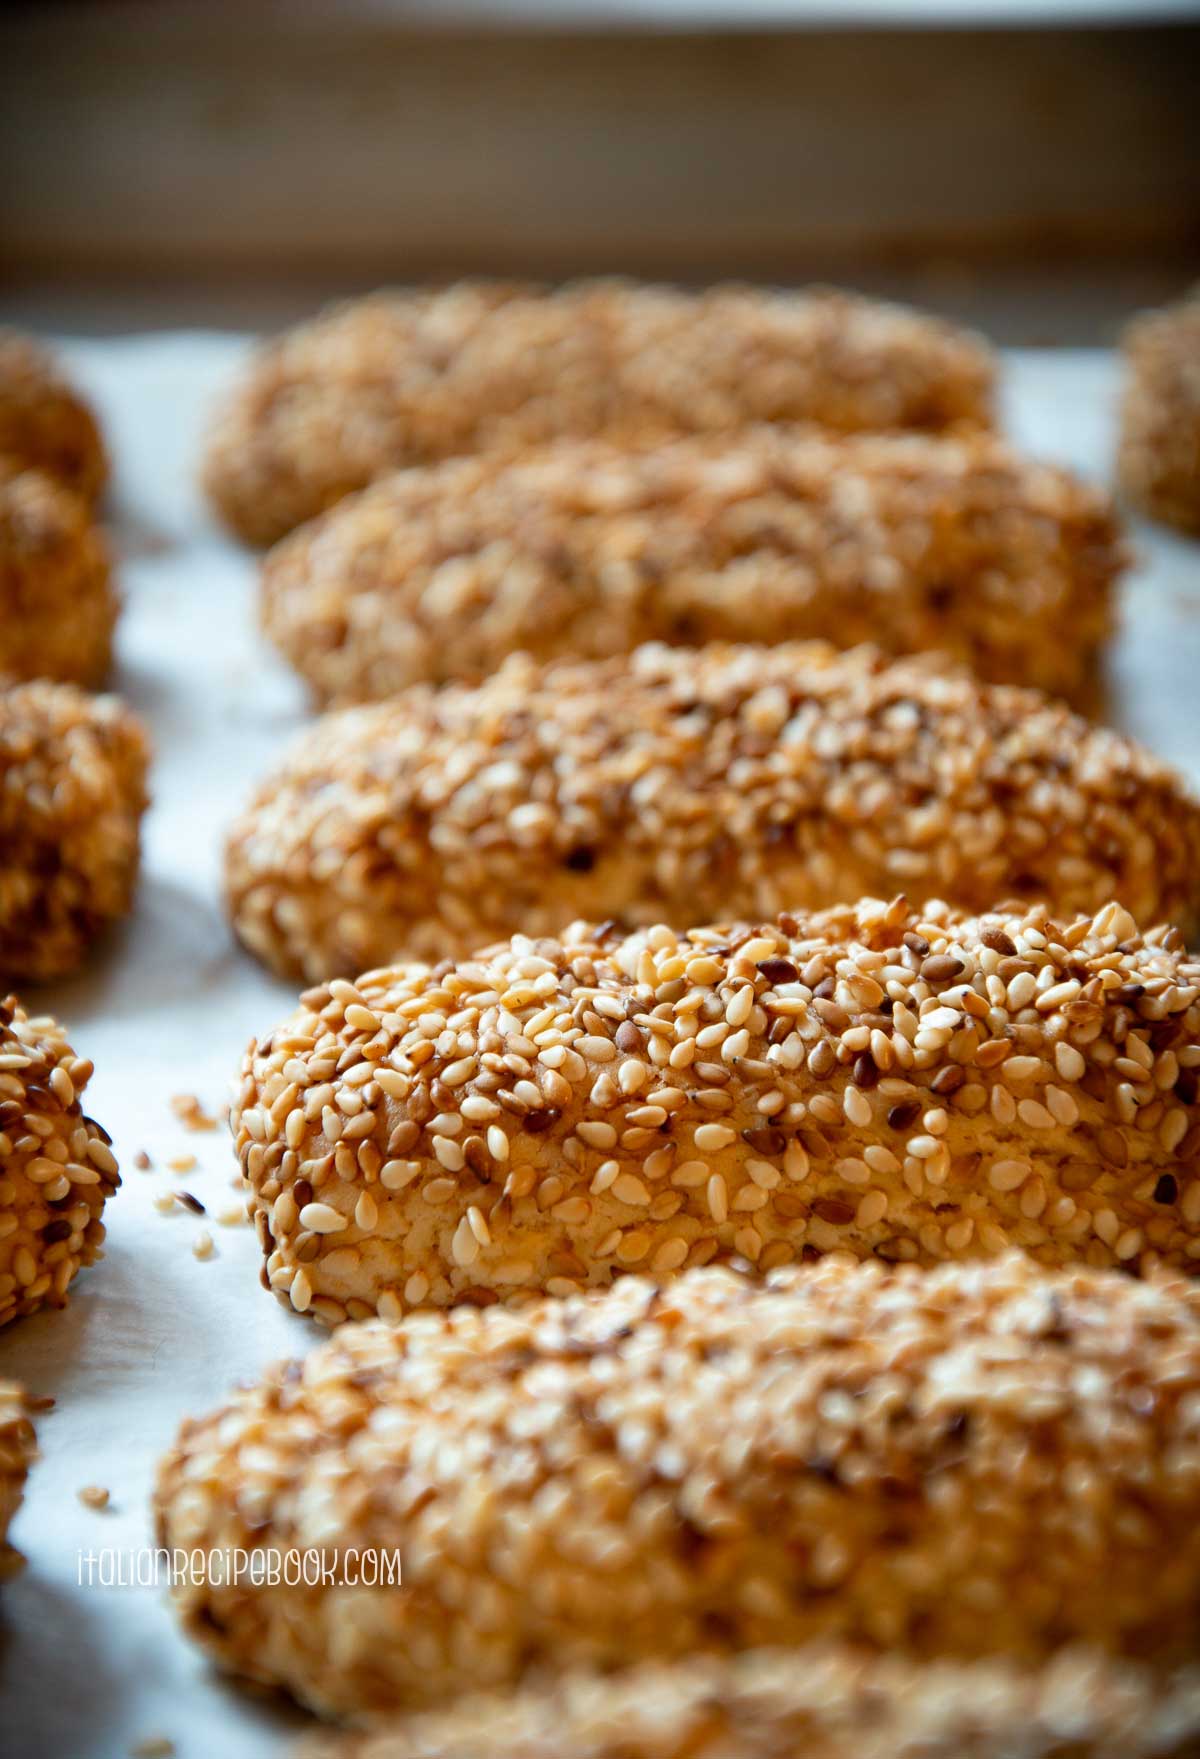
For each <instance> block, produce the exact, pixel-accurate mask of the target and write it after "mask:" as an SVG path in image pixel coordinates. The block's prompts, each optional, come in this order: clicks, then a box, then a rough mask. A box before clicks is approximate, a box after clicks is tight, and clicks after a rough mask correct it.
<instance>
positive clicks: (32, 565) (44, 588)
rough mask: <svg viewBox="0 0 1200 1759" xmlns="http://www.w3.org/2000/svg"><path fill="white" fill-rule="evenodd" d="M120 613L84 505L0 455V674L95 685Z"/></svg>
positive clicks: (104, 554)
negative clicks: (12, 464)
mask: <svg viewBox="0 0 1200 1759" xmlns="http://www.w3.org/2000/svg"><path fill="white" fill-rule="evenodd" d="M119 608H120V600H119V598H118V596H117V593H116V591H115V588H114V586H113V582H112V575H111V568H110V564H109V556H108V546H107V545H106V543H105V541H104V537H103V534H102V533H101V532H100V530H99V529H98V527H96V526H95V525H93V524H92V520H91V516H90V514H89V512H88V509H87V507H86V505H85V504H84V502H83V501H81V500H80V498H79V497H78V495H76V494H74V493H73V492H72V491H71V490H70V489H66V488H63V487H62V485H61V484H60V483H58V482H56V481H55V480H54V478H53V477H50V476H46V475H44V474H43V473H42V472H41V471H37V470H18V469H12V468H10V467H9V466H8V465H7V463H6V461H5V460H4V459H3V457H0V677H7V678H9V679H14V680H27V679H30V678H52V679H55V680H57V681H58V682H60V683H64V684H79V685H82V686H84V687H85V688H88V689H95V688H97V687H98V686H99V685H101V684H102V683H103V682H104V679H105V677H106V676H107V674H108V670H109V667H110V665H111V664H112V637H113V629H114V627H115V625H116V621H117V612H118V610H119Z"/></svg>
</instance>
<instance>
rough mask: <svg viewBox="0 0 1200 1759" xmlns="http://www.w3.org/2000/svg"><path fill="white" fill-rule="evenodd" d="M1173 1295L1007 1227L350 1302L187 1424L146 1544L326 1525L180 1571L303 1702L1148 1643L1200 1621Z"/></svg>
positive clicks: (350, 1711)
mask: <svg viewBox="0 0 1200 1759" xmlns="http://www.w3.org/2000/svg"><path fill="white" fill-rule="evenodd" d="M1198 1302H1200V1293H1197V1292H1196V1289H1195V1285H1193V1284H1192V1283H1191V1282H1190V1281H1189V1280H1188V1279H1179V1280H1177V1281H1175V1282H1169V1283H1168V1282H1161V1283H1154V1282H1138V1281H1136V1280H1135V1279H1133V1278H1131V1277H1122V1276H1116V1275H1114V1274H1113V1273H1111V1272H1106V1271H1090V1270H1083V1269H1078V1270H1075V1271H1073V1272H1070V1273H1053V1272H1048V1271H1045V1270H1043V1269H1042V1268H1041V1267H1040V1266H1038V1265H1035V1264H1034V1263H1033V1262H1032V1261H1031V1260H1029V1259H1027V1258H1024V1257H1023V1256H1022V1255H1021V1254H1019V1253H1013V1254H1011V1255H1009V1256H1007V1257H1005V1258H1003V1259H1001V1260H1000V1261H998V1262H996V1263H993V1264H987V1265H984V1264H973V1265H964V1264H955V1265H945V1266H942V1267H940V1268H938V1269H936V1270H932V1271H924V1270H920V1269H917V1268H916V1267H914V1266H902V1267H893V1268H891V1269H888V1268H885V1267H884V1266H882V1265H878V1264H872V1265H857V1264H849V1263H847V1262H846V1261H844V1260H837V1259H825V1260H823V1261H822V1262H821V1263H819V1264H816V1265H812V1266H809V1267H807V1268H805V1269H802V1270H801V1269H796V1268H793V1269H791V1270H784V1271H778V1272H776V1273H775V1275H774V1277H773V1279H772V1280H771V1281H770V1282H769V1283H767V1284H766V1285H764V1284H755V1283H751V1282H747V1281H745V1280H744V1279H742V1278H739V1277H736V1276H734V1275H732V1274H731V1273H730V1272H728V1271H723V1270H711V1269H710V1270H700V1271H693V1272H691V1273H689V1274H688V1275H687V1276H686V1277H682V1278H680V1279H679V1280H678V1281H677V1282H676V1283H674V1284H673V1285H671V1287H670V1288H668V1289H660V1288H658V1287H656V1286H654V1285H653V1284H651V1283H649V1282H647V1281H645V1280H643V1279H641V1278H636V1277H627V1278H625V1279H623V1280H622V1281H621V1282H620V1283H619V1284H618V1285H617V1286H616V1287H615V1288H614V1289H610V1290H607V1291H605V1292H604V1293H602V1294H593V1295H585V1296H572V1297H569V1298H567V1299H566V1300H554V1299H548V1300H545V1301H541V1302H538V1303H536V1304H534V1305H533V1306H531V1307H529V1308H527V1309H525V1310H524V1311H523V1312H519V1313H514V1312H510V1311H508V1310H507V1309H504V1308H492V1309H490V1310H488V1311H486V1312H478V1311H476V1310H475V1309H473V1308H471V1307H469V1306H460V1307H456V1308H454V1309H453V1310H452V1311H450V1312H449V1313H447V1314H432V1313H431V1314H417V1315H414V1316H413V1317H412V1318H411V1319H409V1320H407V1321H405V1322H404V1323H403V1324H401V1325H400V1326H391V1325H388V1324H385V1323H383V1322H381V1321H379V1320H373V1321H369V1322H368V1323H366V1324H363V1325H346V1326H343V1327H341V1328H340V1330H338V1331H337V1332H335V1333H334V1334H333V1336H332V1337H331V1338H330V1339H329V1340H328V1341H327V1342H326V1343H325V1344H323V1345H322V1346H321V1347H320V1348H319V1349H317V1350H314V1351H312V1352H311V1353H310V1354H309V1355H308V1356H307V1357H306V1358H305V1359H304V1360H303V1361H299V1362H292V1363H289V1364H284V1365H281V1366H280V1367H278V1368H277V1369H275V1370H273V1371H270V1372H269V1373H268V1374H267V1376H266V1377H265V1379H264V1380H263V1381H261V1382H260V1383H259V1384H257V1385H253V1386H250V1387H245V1388H242V1389H241V1390H240V1391H237V1392H235V1393H234V1394H233V1395H232V1397H231V1399H230V1401H229V1402H228V1403H227V1404H226V1405H224V1406H223V1407H221V1408H220V1409H218V1410H217V1411H215V1412H213V1413H212V1414H211V1415H209V1416H206V1417H202V1418H199V1419H198V1420H194V1421H191V1422H188V1423H186V1424H185V1425H184V1427H183V1429H182V1431H181V1433H180V1436H179V1438H178V1441H177V1443H176V1446H175V1448H174V1450H173V1451H172V1452H171V1453H169V1454H168V1456H167V1457H166V1459H165V1460H164V1461H163V1463H162V1465H161V1466H160V1468H159V1474H158V1482H157V1494H156V1518H157V1535H158V1543H159V1544H160V1545H164V1546H167V1547H168V1548H182V1549H186V1550H191V1549H193V1548H197V1549H199V1550H201V1551H203V1552H205V1553H208V1554H211V1553H212V1552H214V1551H217V1552H221V1553H230V1552H232V1551H234V1550H235V1549H237V1548H245V1547H263V1548H273V1549H278V1550H279V1551H281V1552H291V1551H296V1552H300V1553H304V1552H308V1551H310V1550H311V1551H314V1552H316V1553H317V1554H318V1556H317V1560H316V1561H317V1562H318V1563H320V1564H324V1565H327V1566H328V1570H327V1571H325V1570H323V1569H314V1568H311V1567H310V1568H309V1570H308V1572H307V1575H308V1580H309V1581H311V1582H312V1585H311V1586H310V1585H308V1581H305V1580H301V1581H300V1582H299V1583H298V1584H297V1585H294V1586H293V1585H289V1583H288V1582H287V1581H285V1580H283V1579H281V1580H279V1581H277V1582H272V1581H268V1580H264V1579H258V1580H255V1579H254V1578H253V1577H250V1576H247V1575H245V1574H243V1576H242V1577H241V1579H239V1580H236V1581H227V1580H225V1579H224V1578H223V1577H222V1575H221V1572H220V1571H218V1570H213V1571H210V1572H207V1574H206V1575H205V1576H204V1577H201V1576H200V1574H199V1573H198V1572H197V1573H196V1574H195V1575H192V1574H188V1573H186V1572H185V1573H184V1574H183V1575H182V1578H181V1579H178V1580H177V1581H176V1582H175V1584H174V1586H173V1597H174V1601H175V1605H176V1609H177V1611H178V1612H179V1614H180V1616H181V1617H182V1620H183V1623H184V1625H185V1627H186V1629H187V1631H188V1633H189V1634H190V1635H191V1636H192V1637H194V1638H195V1639H196V1641H197V1642H198V1643H200V1644H201V1645H202V1646H203V1647H204V1648H205V1649H206V1650H207V1651H208V1652H209V1653H210V1654H211V1655H213V1656H214V1657H215V1658H216V1659H217V1660H218V1661H219V1662H220V1663H221V1664H222V1665H223V1666H224V1667H226V1668H227V1669H229V1670H231V1671H233V1672H236V1673H239V1674H242V1675H243V1676H244V1677H246V1678H248V1679H251V1680H255V1681H258V1682H261V1683H265V1684H273V1685H278V1686H282V1687H284V1688H285V1689H286V1690H287V1691H289V1692H291V1693H292V1694H293V1695H294V1696H296V1697H297V1698H298V1699H300V1700H301V1701H302V1702H303V1703H304V1704H306V1705H308V1706H309V1707H310V1708H312V1709H315V1710H318V1711H320V1712H322V1713H324V1714H333V1715H348V1716H362V1717H365V1716H376V1715H380V1714H385V1713H388V1712H393V1711H397V1710H403V1709H408V1708H412V1709H420V1708H423V1707H430V1708H432V1707H435V1706H438V1705H443V1706H444V1705H448V1704H450V1703H452V1702H454V1701H455V1700H456V1699H457V1698H459V1697H461V1696H462V1695H463V1694H464V1693H466V1692H468V1691H472V1690H475V1691H478V1690H489V1689H493V1688H499V1687H505V1686H509V1685H512V1684H516V1683H517V1682H519V1681H520V1680H521V1679H522V1678H523V1677H525V1676H526V1675H528V1674H529V1673H530V1672H531V1670H534V1669H536V1670H539V1671H543V1670H544V1671H548V1672H549V1671H553V1672H562V1671H565V1670H568V1669H574V1668H580V1669H598V1670H601V1671H607V1670H609V1669H613V1668H617V1667H620V1666H623V1665H630V1664H631V1663H634V1662H641V1661H647V1660H653V1659H658V1658H661V1659H674V1658H677V1657H682V1656H687V1655H691V1654H694V1653H696V1652H697V1651H705V1650H712V1651H714V1652H718V1653H726V1654H731V1653H737V1652H739V1651H742V1650H746V1649H753V1648H762V1647H769V1646H772V1645H778V1646H781V1647H788V1648H791V1647H794V1646H796V1645H798V1644H801V1643H804V1642H809V1641H815V1640H818V1639H829V1640H837V1641H846V1642H851V1643H856V1644H863V1645H866V1646H868V1647H870V1648H874V1649H880V1650H888V1651H890V1650H895V1651H898V1652H901V1653H909V1654H912V1655H915V1656H919V1657H936V1656H945V1657H952V1656H953V1657H959V1658H962V1659H972V1658H977V1657H984V1656H990V1655H1012V1656H1016V1657H1021V1658H1023V1659H1026V1660H1029V1661H1040V1660H1043V1659H1046V1658H1047V1657H1048V1656H1049V1655H1051V1654H1053V1653H1054V1652H1056V1651H1058V1650H1059V1649H1061V1648H1062V1647H1063V1646H1064V1645H1066V1644H1071V1643H1081V1644H1086V1645H1089V1646H1091V1647H1093V1648H1095V1649H1098V1650H1101V1651H1104V1652H1107V1653H1113V1654H1116V1655H1123V1656H1130V1657H1137V1658H1146V1659H1150V1660H1152V1661H1153V1663H1154V1665H1155V1667H1156V1668H1157V1669H1159V1670H1165V1669H1169V1668H1172V1667H1175V1666H1178V1665H1181V1664H1186V1663H1188V1662H1190V1661H1192V1660H1193V1659H1194V1657H1195V1654H1196V1646H1197V1642H1198V1640H1200V1442H1198V1437H1197V1410H1198V1408H1200V1312H1198V1308H1197V1303H1198ZM335 1554H336V1556H335ZM364 1555H366V1556H367V1557H368V1559H369V1562H368V1563H367V1564H366V1565H364V1566H363V1568H362V1569H361V1570H360V1568H359V1564H358V1561H357V1560H358V1559H361V1558H363V1557H364ZM385 1559H386V1560H387V1562H388V1565H389V1566H390V1565H391V1564H394V1563H396V1562H398V1564H399V1570H400V1575H401V1581H400V1584H399V1585H396V1584H395V1582H394V1579H393V1580H392V1581H390V1582H385V1583H384V1585H376V1583H375V1581H373V1580H371V1579H369V1578H368V1577H367V1571H368V1570H370V1571H371V1572H372V1575H374V1573H375V1572H378V1574H379V1576H380V1577H383V1576H384V1574H385V1570H384V1560H385ZM312 1561H313V1560H311V1559H310V1560H309V1563H310V1566H311V1564H312ZM291 1573H292V1574H293V1575H294V1574H295V1572H294V1570H293V1571H292V1572H291ZM280 1575H281V1577H282V1575H283V1572H282V1571H281V1572H280ZM318 1577H319V1578H321V1579H319V1580H318V1579H317V1578H318ZM210 1578H217V1579H210ZM1101 1584H1102V1589H1103V1591H1102V1592H1101V1591H1098V1589H1099V1587H1100V1585H1101Z"/></svg>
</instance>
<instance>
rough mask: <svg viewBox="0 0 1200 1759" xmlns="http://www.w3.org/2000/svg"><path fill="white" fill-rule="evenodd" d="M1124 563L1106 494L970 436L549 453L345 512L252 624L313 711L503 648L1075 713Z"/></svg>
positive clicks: (273, 564)
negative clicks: (961, 696) (892, 686)
mask: <svg viewBox="0 0 1200 1759" xmlns="http://www.w3.org/2000/svg"><path fill="white" fill-rule="evenodd" d="M1124 559H1125V554H1124V548H1123V545H1122V543H1121V540H1120V535H1119V531H1118V527H1117V525H1116V522H1115V520H1114V518H1113V514H1112V509H1111V507H1110V505H1109V503H1108V500H1107V497H1106V496H1105V495H1103V494H1101V493H1099V492H1097V491H1096V490H1093V489H1090V488H1088V487H1086V486H1085V485H1084V484H1083V483H1081V482H1080V481H1078V479H1076V478H1074V477H1072V476H1071V475H1070V473H1069V472H1067V471H1064V470H1060V469H1056V468H1055V467H1053V466H1050V465H1043V464H1035V463H1032V462H1030V461H1029V460H1027V459H1024V458H1022V457H1020V455H1019V454H1017V453H1015V452H1013V451H1012V449H1011V448H1010V447H1008V446H1006V445H1005V444H1004V443H1003V442H1002V441H1000V440H997V439H994V438H992V437H991V436H990V435H986V434H979V435H975V436H971V437H969V438H959V439H944V438H943V439H933V438H928V437H926V436H923V435H858V436H852V437H846V438H840V439H833V438H828V437H822V436H819V435H817V436H813V435H806V436H799V435H797V434H795V433H793V432H789V431H787V430H786V429H780V428H770V427H759V428H755V429H751V430H748V431H746V432H745V433H743V434H740V435H738V436H736V437H735V438H733V439H720V440H714V439H712V438H711V437H709V438H692V439H687V440H680V441H677V442H675V443H674V444H673V445H670V446H667V447H665V448H662V449H660V450H656V451H650V452H642V453H629V452H627V451H622V450H621V449H620V448H619V447H616V446H613V445H612V444H611V443H609V442H607V441H597V440H593V441H566V442H562V443H560V444H558V445H557V446H553V447H548V448H546V449H545V450H543V451H541V452H539V453H536V454H533V455H525V456H522V457H519V458H517V459H514V460H497V459H494V458H491V457H483V458H470V459H456V460H453V461H450V462H448V463H444V464H440V465H434V466H431V467H429V468H426V469H418V470H409V471H403V472H401V473H400V474H398V475H394V476H390V477H388V478H386V479H384V480H382V481H380V482H378V483H376V484H375V485H374V486H373V487H371V488H369V489H366V490H364V491H363V492H362V493H361V494H358V495H354V496H351V497H350V498H349V499H347V500H345V501H343V502H341V503H340V504H339V505H338V506H337V507H335V508H334V509H333V510H332V511H331V512H329V513H327V514H326V515H325V516H324V517H323V518H321V519H319V520H317V521H315V522H314V523H312V524H310V525H307V526H304V527H302V528H301V529H300V530H299V531H297V532H294V533H293V534H292V535H291V537H289V538H287V539H285V541H284V542H283V543H282V544H280V545H279V546H278V547H277V548H276V549H275V550H274V551H273V552H272V553H271V555H270V556H269V557H268V558H267V561H266V564H265V566H264V569H263V600H262V604H263V622H264V626H265V628H266V630H267V633H268V635H269V636H270V637H271V639H272V640H273V641H274V643H275V645H276V646H277V647H278V648H279V649H280V651H281V652H282V653H283V654H284V656H285V657H286V658H287V659H288V660H290V662H291V663H292V665H293V666H295V668H296V670H297V671H298V672H299V673H300V674H301V676H302V677H303V678H305V679H306V680H307V681H308V683H309V685H310V686H311V688H312V692H313V695H314V696H315V697H316V699H317V700H318V701H320V702H323V703H326V704H328V703H339V704H345V703H352V702H366V701H378V700H381V699H383V698H385V697H388V696H392V695H394V694H395V693H396V692H397V691H399V690H403V689H405V688H407V686H409V685H410V684H416V683H432V684H440V683H444V682H446V681H447V680H455V679H462V680H467V681H474V680H478V679H481V678H486V677H488V676H489V675H490V674H491V673H492V672H494V671H495V669H496V667H497V666H498V665H499V664H500V662H501V660H503V659H504V658H505V657H506V656H507V655H508V654H510V653H514V652H516V651H517V650H522V651H524V652H526V653H531V654H533V655H534V657H535V658H537V659H540V660H547V659H553V658H557V657H560V656H564V655H574V656H576V657H578V658H587V659H594V658H602V657H605V656H607V655H609V654H618V653H628V652H629V651H630V650H631V649H632V648H634V647H636V646H637V645H638V644H639V642H642V641H651V640H660V641H668V642H672V643H676V644H681V645H683V646H688V647H692V646H700V645H701V644H702V643H704V642H706V641H730V640H733V641H763V642H777V641H791V640H797V639H806V638H811V637H820V638H822V639H823V640H827V641H831V642H833V643H834V645H835V646H837V647H854V646H855V645H856V644H858V643H860V642H864V641H874V642H877V643H878V645H879V646H880V647H881V648H883V649H885V650H886V651H887V652H889V653H919V652H922V651H926V650H929V649H933V648H937V649H941V650H942V651H944V652H947V653H949V654H951V655H952V656H953V657H954V658H956V659H958V660H961V661H963V662H964V663H966V664H967V665H969V666H970V667H971V669H972V670H973V671H974V672H976V673H977V674H978V676H980V677H982V678H986V679H989V680H990V681H992V682H996V683H1007V684H1026V685H1031V686H1034V687H1036V688H1037V689H1039V690H1046V691H1048V692H1049V693H1050V694H1051V695H1055V696H1065V697H1070V698H1072V699H1074V700H1075V701H1076V702H1084V703H1086V702H1087V701H1088V700H1089V695H1090V694H1093V693H1094V690H1095V682H1096V680H1095V671H1096V658H1097V654H1098V651H1099V649H1100V647H1101V646H1102V644H1103V642H1104V640H1105V638H1106V636H1107V635H1108V633H1109V629H1110V626H1111V622H1112V605H1111V598H1112V586H1113V582H1114V580H1115V578H1116V576H1117V575H1118V573H1119V571H1120V569H1121V566H1122V564H1123V562H1124Z"/></svg>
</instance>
